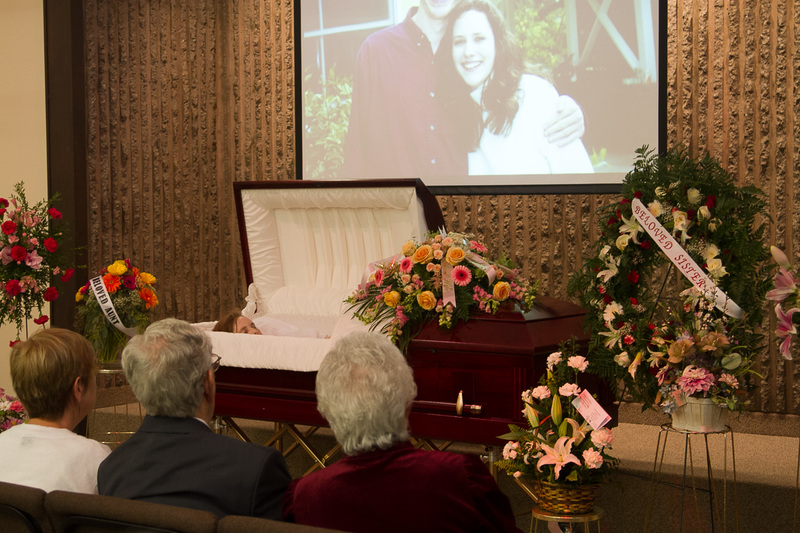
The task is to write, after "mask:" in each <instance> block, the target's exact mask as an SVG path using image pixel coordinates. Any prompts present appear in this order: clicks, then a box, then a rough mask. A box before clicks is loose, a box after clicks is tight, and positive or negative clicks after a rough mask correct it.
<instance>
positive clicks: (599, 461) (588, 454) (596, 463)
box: [583, 448, 603, 468]
mask: <svg viewBox="0 0 800 533" xmlns="http://www.w3.org/2000/svg"><path fill="white" fill-rule="evenodd" d="M583 462H584V463H586V466H587V467H589V468H600V467H601V466H603V456H602V454H600V452H598V451H597V450H595V449H594V448H589V449H588V450H584V452H583Z"/></svg>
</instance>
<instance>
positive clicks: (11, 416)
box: [0, 387, 28, 433]
mask: <svg viewBox="0 0 800 533" xmlns="http://www.w3.org/2000/svg"><path fill="white" fill-rule="evenodd" d="M27 419H28V414H27V413H26V412H25V407H23V405H22V403H20V401H19V400H17V399H16V398H14V397H13V396H11V395H8V394H6V391H5V389H3V388H2V387H0V433H2V432H3V431H5V430H7V429H8V428H10V427H11V426H16V425H17V424H22V423H24V422H25V421H26V420H27Z"/></svg>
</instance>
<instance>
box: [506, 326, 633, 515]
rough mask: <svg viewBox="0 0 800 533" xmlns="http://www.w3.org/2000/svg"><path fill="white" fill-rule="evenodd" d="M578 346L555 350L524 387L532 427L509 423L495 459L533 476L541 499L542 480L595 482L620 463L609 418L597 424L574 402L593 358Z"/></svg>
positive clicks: (545, 483) (572, 484)
mask: <svg viewBox="0 0 800 533" xmlns="http://www.w3.org/2000/svg"><path fill="white" fill-rule="evenodd" d="M575 346H576V343H575V340H574V339H573V340H572V341H571V342H568V343H563V344H562V345H561V351H558V352H555V353H552V354H550V355H549V356H548V358H547V371H546V373H544V374H543V375H542V377H541V378H540V380H539V386H537V387H534V388H531V389H529V390H526V391H525V392H523V393H522V404H523V405H524V410H523V411H522V412H523V414H524V415H525V417H526V418H527V420H528V427H527V428H521V427H519V426H516V425H509V430H510V432H509V433H507V434H505V435H501V436H500V437H499V438H501V439H506V440H508V443H506V445H505V447H504V448H503V458H502V459H500V460H498V461H496V462H495V464H496V465H497V466H498V467H499V468H501V469H503V470H505V471H506V472H507V473H508V474H509V475H513V476H514V477H515V478H518V479H520V480H521V481H524V480H525V479H526V478H527V479H530V480H532V481H534V482H535V483H534V487H533V489H532V490H533V492H534V493H536V494H537V498H539V500H540V503H541V499H542V492H543V491H542V490H541V489H542V486H554V484H555V485H560V486H562V487H566V488H569V487H580V486H585V485H596V484H598V483H600V482H602V481H605V480H606V479H607V477H608V476H609V475H610V474H611V472H612V471H613V470H614V469H616V468H617V467H618V466H619V460H618V459H617V458H615V457H612V456H611V455H610V454H609V450H611V445H612V442H613V436H612V433H611V430H610V429H608V428H606V427H604V425H605V423H607V422H608V421H609V420H610V418H605V419H604V421H602V420H601V421H600V423H598V421H595V420H593V421H592V422H593V423H595V426H596V427H597V428H596V429H595V428H593V427H592V425H591V424H590V423H589V422H588V421H587V420H586V419H585V418H584V417H583V416H581V414H580V413H579V411H578V409H577V408H576V406H575V404H574V403H573V402H574V401H575V400H576V398H578V397H579V396H580V395H581V392H582V390H581V388H580V387H579V386H578V379H579V376H580V374H581V373H583V372H585V371H586V369H587V367H588V366H589V364H590V362H589V361H587V360H586V359H585V358H584V357H583V356H581V355H578V354H577V352H576V350H575ZM584 394H586V393H584ZM594 490H596V487H594ZM545 493H546V492H545ZM545 499H546V498H545ZM553 510H554V511H558V509H553Z"/></svg>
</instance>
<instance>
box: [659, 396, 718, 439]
mask: <svg viewBox="0 0 800 533" xmlns="http://www.w3.org/2000/svg"><path fill="white" fill-rule="evenodd" d="M727 415H728V409H727V408H726V407H724V406H721V405H717V404H716V403H714V400H712V399H711V398H692V397H689V398H686V403H685V404H683V405H682V406H680V407H678V408H677V409H675V412H673V413H672V427H673V428H674V429H682V430H686V431H694V432H696V433H716V432H719V431H725V419H726V418H727Z"/></svg>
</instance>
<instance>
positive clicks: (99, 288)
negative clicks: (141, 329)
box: [89, 276, 138, 337]
mask: <svg viewBox="0 0 800 533" xmlns="http://www.w3.org/2000/svg"><path fill="white" fill-rule="evenodd" d="M89 285H90V286H91V288H92V292H93V293H94V297H95V298H97V303H98V304H99V305H100V310H101V311H103V314H104V315H106V319H107V320H108V321H109V322H111V325H113V326H114V327H115V328H117V329H118V330H120V331H121V332H122V333H124V334H125V335H127V336H128V337H133V336H134V335H136V334H137V333H138V330H137V329H136V328H126V327H125V326H124V325H123V324H122V320H120V318H119V315H118V314H117V310H116V309H114V303H113V302H112V301H111V296H109V294H108V291H107V290H106V286H105V283H103V278H102V276H97V277H96V278H92V279H91V280H90V281H89Z"/></svg>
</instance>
